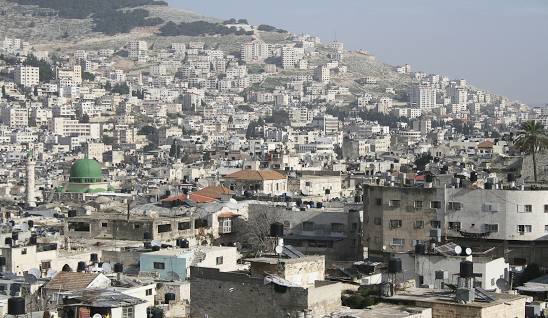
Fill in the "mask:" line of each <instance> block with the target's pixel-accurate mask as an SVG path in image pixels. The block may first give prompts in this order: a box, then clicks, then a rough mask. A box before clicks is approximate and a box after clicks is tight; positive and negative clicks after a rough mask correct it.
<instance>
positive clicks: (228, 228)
mask: <svg viewBox="0 0 548 318" xmlns="http://www.w3.org/2000/svg"><path fill="white" fill-rule="evenodd" d="M219 228H220V231H221V233H231V232H232V219H229V218H223V219H220V220H219Z"/></svg>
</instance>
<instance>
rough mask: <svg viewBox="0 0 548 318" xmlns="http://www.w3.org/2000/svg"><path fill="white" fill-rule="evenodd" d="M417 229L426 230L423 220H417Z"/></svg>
mask: <svg viewBox="0 0 548 318" xmlns="http://www.w3.org/2000/svg"><path fill="white" fill-rule="evenodd" d="M414 227H415V229H422V228H424V221H423V220H417V221H415V226H414Z"/></svg>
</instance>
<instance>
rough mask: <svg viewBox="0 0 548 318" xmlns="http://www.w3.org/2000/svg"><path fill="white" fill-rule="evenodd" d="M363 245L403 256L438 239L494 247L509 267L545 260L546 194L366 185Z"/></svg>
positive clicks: (547, 236)
mask: <svg viewBox="0 0 548 318" xmlns="http://www.w3.org/2000/svg"><path fill="white" fill-rule="evenodd" d="M365 197H366V200H365V203H364V205H365V208H364V214H365V222H364V229H365V240H366V244H364V245H365V246H368V247H369V251H370V252H404V251H410V250H412V249H413V246H414V245H415V244H416V243H419V242H422V243H424V242H426V243H429V242H430V241H431V239H432V238H433V237H434V239H435V240H438V239H441V238H444V239H450V240H454V241H456V242H459V243H462V244H463V245H466V246H482V247H496V255H497V256H500V257H505V258H506V260H507V261H508V262H510V263H511V264H525V263H530V262H540V263H542V261H541V260H545V259H547V257H548V191H545V190H539V191H533V190H528V191H520V190H496V189H489V190H487V189H472V188H459V187H457V188H454V187H453V188H451V187H444V186H443V185H441V186H436V187H433V188H416V187H398V186H395V187H386V186H370V187H367V190H366V194H365Z"/></svg>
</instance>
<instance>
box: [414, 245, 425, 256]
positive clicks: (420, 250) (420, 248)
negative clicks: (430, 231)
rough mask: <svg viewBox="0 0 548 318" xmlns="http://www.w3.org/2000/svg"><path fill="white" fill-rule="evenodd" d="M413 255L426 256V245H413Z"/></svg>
mask: <svg viewBox="0 0 548 318" xmlns="http://www.w3.org/2000/svg"><path fill="white" fill-rule="evenodd" d="M415 254H416V255H424V254H426V245H424V244H421V243H419V244H417V245H415Z"/></svg>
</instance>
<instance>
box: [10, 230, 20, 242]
mask: <svg viewBox="0 0 548 318" xmlns="http://www.w3.org/2000/svg"><path fill="white" fill-rule="evenodd" d="M11 238H12V239H13V240H14V241H17V240H18V239H19V233H18V232H12V233H11Z"/></svg>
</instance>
